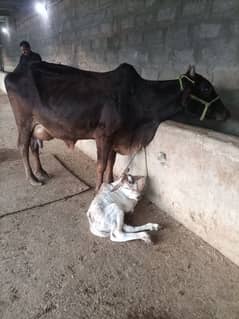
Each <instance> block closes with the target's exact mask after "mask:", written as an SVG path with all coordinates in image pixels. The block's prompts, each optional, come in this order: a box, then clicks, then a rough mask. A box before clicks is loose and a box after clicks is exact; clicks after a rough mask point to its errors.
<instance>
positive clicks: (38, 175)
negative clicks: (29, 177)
mask: <svg viewBox="0 0 239 319" xmlns="http://www.w3.org/2000/svg"><path fill="white" fill-rule="evenodd" d="M34 175H35V176H36V178H37V179H38V181H40V182H45V181H47V180H48V179H50V178H51V176H50V175H48V174H47V172H46V171H38V172H34Z"/></svg>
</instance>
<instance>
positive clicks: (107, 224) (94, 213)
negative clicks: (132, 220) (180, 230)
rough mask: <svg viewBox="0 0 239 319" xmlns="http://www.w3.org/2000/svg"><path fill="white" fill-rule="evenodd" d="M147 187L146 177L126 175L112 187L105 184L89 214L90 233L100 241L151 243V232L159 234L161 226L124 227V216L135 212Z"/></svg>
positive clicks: (91, 205)
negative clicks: (100, 239)
mask: <svg viewBox="0 0 239 319" xmlns="http://www.w3.org/2000/svg"><path fill="white" fill-rule="evenodd" d="M144 185H145V177H142V176H132V175H130V174H124V175H123V176H122V177H121V178H120V179H119V180H117V181H115V182H114V183H111V184H105V183H104V184H102V185H101V188H100V190H99V192H98V193H97V195H96V196H95V197H94V199H93V201H92V202H91V204H90V207H89V209H88V211H87V217H88V220H89V223H90V231H91V232H92V233H93V234H94V235H96V236H99V237H110V239H111V240H112V241H117V242H123V241H128V240H135V239H141V240H144V241H145V242H147V243H149V242H151V239H150V236H149V233H148V231H152V230H159V225H158V224H152V223H148V224H145V225H142V226H129V225H126V224H124V214H125V213H129V212H133V210H134V208H135V206H136V204H137V202H138V201H139V198H140V195H141V194H142V191H143V188H144Z"/></svg>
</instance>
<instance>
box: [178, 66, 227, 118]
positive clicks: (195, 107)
mask: <svg viewBox="0 0 239 319" xmlns="http://www.w3.org/2000/svg"><path fill="white" fill-rule="evenodd" d="M179 81H180V87H181V90H182V92H183V93H182V104H183V106H184V109H185V111H186V113H188V114H189V115H190V116H193V117H197V118H199V119H200V120H201V121H202V120H204V119H206V120H221V121H225V120H226V119H227V118H229V116H230V113H229V111H228V110H227V109H226V107H225V105H224V104H223V102H222V100H221V99H220V97H219V95H218V94H217V93H216V91H215V89H214V87H213V85H212V84H211V83H210V82H209V81H208V80H207V79H206V78H204V77H203V76H202V75H200V74H198V73H196V72H195V67H194V66H189V69H188V71H187V72H186V74H184V75H182V76H181V77H180V79H179Z"/></svg>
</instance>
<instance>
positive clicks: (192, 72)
mask: <svg viewBox="0 0 239 319" xmlns="http://www.w3.org/2000/svg"><path fill="white" fill-rule="evenodd" d="M189 74H190V76H191V77H192V78H194V77H195V74H196V71H195V66H194V65H193V66H192V67H191V70H190V72H189Z"/></svg>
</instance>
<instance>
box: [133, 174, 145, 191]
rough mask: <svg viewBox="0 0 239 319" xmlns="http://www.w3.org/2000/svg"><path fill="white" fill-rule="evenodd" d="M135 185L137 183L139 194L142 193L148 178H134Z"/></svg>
mask: <svg viewBox="0 0 239 319" xmlns="http://www.w3.org/2000/svg"><path fill="white" fill-rule="evenodd" d="M134 180H135V183H137V188H138V191H139V192H142V191H143V190H144V188H145V184H146V177H145V176H134Z"/></svg>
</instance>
